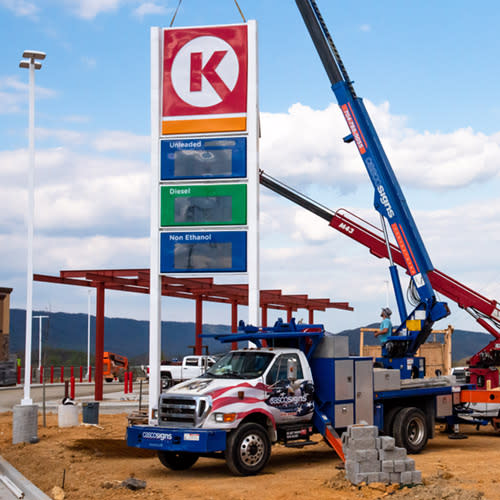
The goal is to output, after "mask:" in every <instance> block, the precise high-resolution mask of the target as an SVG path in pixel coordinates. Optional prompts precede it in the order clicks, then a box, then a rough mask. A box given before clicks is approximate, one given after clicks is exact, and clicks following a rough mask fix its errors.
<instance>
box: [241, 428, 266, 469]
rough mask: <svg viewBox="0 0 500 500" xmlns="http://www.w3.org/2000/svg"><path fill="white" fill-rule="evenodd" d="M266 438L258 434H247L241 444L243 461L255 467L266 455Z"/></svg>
mask: <svg viewBox="0 0 500 500" xmlns="http://www.w3.org/2000/svg"><path fill="white" fill-rule="evenodd" d="M264 450H265V444H264V440H263V439H262V438H261V437H260V436H259V435H257V434H249V435H248V436H245V438H244V439H243V441H242V442H241V445H240V457H241V461H242V462H243V463H244V464H245V465H246V466H249V467H255V466H256V465H257V464H258V463H259V462H260V461H261V460H262V458H263V457H264Z"/></svg>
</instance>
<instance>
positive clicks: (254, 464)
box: [226, 422, 271, 476]
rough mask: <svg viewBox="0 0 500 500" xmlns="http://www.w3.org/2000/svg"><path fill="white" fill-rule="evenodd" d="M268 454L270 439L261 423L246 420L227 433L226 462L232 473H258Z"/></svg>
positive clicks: (250, 474)
mask: <svg viewBox="0 0 500 500" xmlns="http://www.w3.org/2000/svg"><path fill="white" fill-rule="evenodd" d="M270 456H271V441H270V440H269V436H268V435H267V432H266V430H265V429H264V428H263V427H262V426H261V425H258V424H254V423H252V422H248V423H246V424H243V425H241V426H240V427H238V429H235V430H234V431H233V432H231V433H230V434H229V437H228V439H227V448H226V463H227V466H228V467H229V470H230V471H231V472H232V473H233V474H235V475H237V476H252V475H254V474H258V473H259V472H260V471H261V470H262V469H263V468H264V467H265V466H266V464H267V462H268V460H269V457H270Z"/></svg>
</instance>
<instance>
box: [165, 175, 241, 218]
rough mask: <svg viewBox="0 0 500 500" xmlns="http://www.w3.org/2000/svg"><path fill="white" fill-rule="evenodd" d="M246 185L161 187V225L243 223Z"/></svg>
mask: <svg viewBox="0 0 500 500" xmlns="http://www.w3.org/2000/svg"><path fill="white" fill-rule="evenodd" d="M246 222H247V186H246V184H210V185H206V186H200V185H194V186H181V185H175V186H161V216H160V224H161V226H162V227H169V226H216V225H244V224H246Z"/></svg>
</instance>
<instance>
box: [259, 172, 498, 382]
mask: <svg viewBox="0 0 500 500" xmlns="http://www.w3.org/2000/svg"><path fill="white" fill-rule="evenodd" d="M259 178H260V184H262V185H263V186H265V187H267V188H268V189H270V190H271V191H274V192H275V193H277V194H279V195H281V196H283V197H284V198H287V199H289V200H290V201H292V202H294V203H296V204H297V205H299V206H301V207H303V208H305V209H306V210H309V211H310V212H312V213H313V214H315V215H317V216H318V217H321V218H322V219H324V220H326V221H327V222H328V223H329V225H330V226H331V227H332V228H334V229H336V230H337V231H339V232H341V233H343V234H345V235H346V236H348V237H349V238H351V239H353V240H354V241H357V242H358V243H361V244H362V245H364V246H366V247H367V248H368V249H369V250H370V253H371V254H372V255H374V256H375V257H378V258H386V259H387V258H389V255H388V251H387V245H386V242H385V241H384V237H383V233H382V230H381V229H380V228H378V227H376V226H373V225H372V224H370V223H369V222H367V221H365V220H364V219H362V218H361V217H358V216H357V215H355V214H353V213H352V212H349V211H347V210H344V209H339V210H336V211H333V210H330V209H328V208H326V207H324V206H323V205H320V204H319V203H318V202H316V201H314V200H312V199H310V198H308V197H307V196H305V195H304V194H303V193H300V192H299V191H297V190H295V189H293V188H291V187H290V186H287V185H286V184H284V183H283V182H281V181H278V180H277V179H275V178H273V177H271V176H270V175H269V174H266V173H265V172H264V171H263V170H261V171H260V175H259ZM390 250H391V254H392V258H393V260H394V263H395V264H397V265H399V266H401V267H403V268H404V267H405V260H404V258H403V254H402V253H401V250H400V249H399V248H398V247H397V246H396V245H394V244H392V243H390ZM429 279H430V281H431V284H432V286H433V287H434V289H435V290H436V291H438V292H439V293H442V294H443V295H445V296H446V297H448V298H449V299H450V300H452V301H454V302H455V303H456V304H457V305H458V306H459V307H461V308H462V309H465V310H466V311H467V312H469V313H470V314H471V315H472V316H473V317H474V318H475V319H476V321H477V322H478V323H479V324H480V325H481V326H482V327H483V328H485V329H486V330H487V331H488V332H489V333H490V334H491V335H493V337H494V339H493V340H492V341H491V342H490V343H489V344H488V345H487V346H485V347H484V348H483V349H481V350H480V351H479V352H478V353H476V354H475V355H474V356H472V357H471V359H470V362H469V365H470V373H471V383H474V384H477V385H478V386H479V387H483V386H484V385H485V383H486V381H487V380H490V382H491V386H492V387H497V386H498V377H497V378H496V379H495V377H496V376H495V371H492V370H489V368H490V367H494V366H500V307H499V305H498V303H497V301H496V300H493V299H488V298H486V297H484V296H483V295H481V294H480V293H478V292H476V291H475V290H473V289H472V288H470V287H468V286H466V285H464V284H462V283H460V282H459V281H457V280H456V279H454V278H452V277H451V276H448V275H447V274H445V273H443V272H442V271H439V270H438V269H434V270H433V271H430V272H429ZM496 373H498V372H496ZM481 382H483V383H481Z"/></svg>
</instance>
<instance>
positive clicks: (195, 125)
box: [161, 116, 247, 135]
mask: <svg viewBox="0 0 500 500" xmlns="http://www.w3.org/2000/svg"><path fill="white" fill-rule="evenodd" d="M246 129H247V119H246V118H245V117H244V116H236V117H230V118H203V119H199V120H172V121H164V122H163V123H162V126H161V132H162V134H163V135H172V134H202V133H208V132H237V131H243V130H246Z"/></svg>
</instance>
